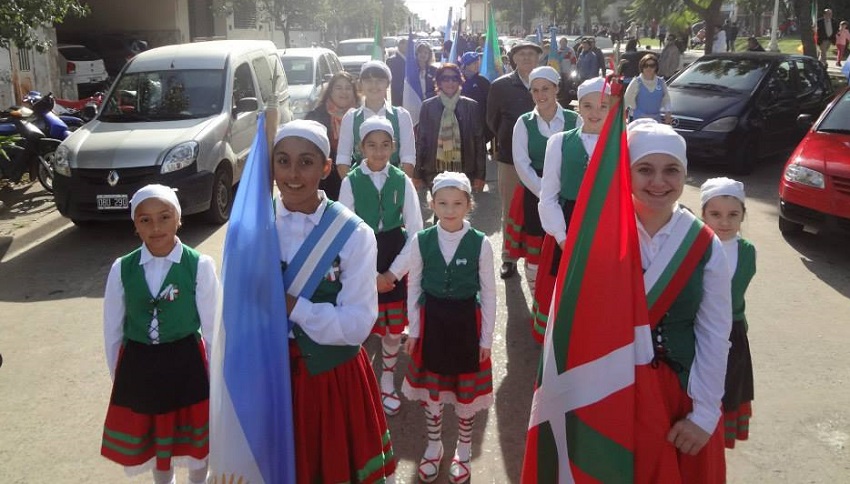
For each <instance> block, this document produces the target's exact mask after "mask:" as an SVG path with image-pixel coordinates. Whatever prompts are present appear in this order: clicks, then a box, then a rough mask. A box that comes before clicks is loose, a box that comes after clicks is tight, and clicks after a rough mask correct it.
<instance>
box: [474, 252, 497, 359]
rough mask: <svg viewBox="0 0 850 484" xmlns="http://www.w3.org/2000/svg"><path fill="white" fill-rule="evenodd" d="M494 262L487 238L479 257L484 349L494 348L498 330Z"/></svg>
mask: <svg viewBox="0 0 850 484" xmlns="http://www.w3.org/2000/svg"><path fill="white" fill-rule="evenodd" d="M495 267H496V266H495V264H494V262H493V246H492V245H491V244H490V239H488V238H487V237H486V236H485V237H484V240H483V241H482V242H481V254H480V255H479V256H478V279H479V282H480V284H481V342H480V343H479V344H480V345H481V346H482V347H483V348H492V347H493V332H494V331H495V329H496V268H495Z"/></svg>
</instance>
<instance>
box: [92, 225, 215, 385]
mask: <svg viewBox="0 0 850 484" xmlns="http://www.w3.org/2000/svg"><path fill="white" fill-rule="evenodd" d="M182 258H183V245H182V244H181V243H180V239H177V244H175V245H174V248H173V249H172V250H171V252H170V253H169V254H168V255H166V256H165V257H156V256H154V255H152V254H151V253H150V251H149V250H148V248H147V246H146V245H144V244H142V253H141V259H140V260H139V265H141V266H142V268H143V270H144V271H145V282H147V284H148V289H149V290H150V292H151V294H157V293H158V292H159V289H160V288H161V287H162V283H163V281H165V276H167V275H168V271H169V270H171V264H179V263H180V260H181V259H182ZM220 302H221V285H220V284H219V281H218V276H217V275H216V272H215V261H213V259H212V257H210V256H208V255H204V254H201V257H200V259H199V260H198V274H197V279H196V281H195V307H196V308H197V309H198V315H199V316H200V318H201V336H202V337H203V339H204V346H205V347H206V352H207V361H209V359H210V351H212V338H213V328H214V327H215V321H216V319H217V318H218V316H219V314H220V312H219V311H220V310H221V304H220ZM126 309H127V306H126V304H125V302H124V283H123V281H122V280H121V258H118V259H115V262H113V263H112V267H111V268H110V269H109V276H107V278H106V291H105V294H104V296H103V339H104V347H105V349H106V365H107V366H108V367H109V374H110V376H112V378H113V379H115V368H116V366H117V364H118V353H119V352H120V350H121V344H122V343H123V340H124V317H125V315H126Z"/></svg>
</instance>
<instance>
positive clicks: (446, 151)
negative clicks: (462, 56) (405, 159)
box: [413, 63, 486, 192]
mask: <svg viewBox="0 0 850 484" xmlns="http://www.w3.org/2000/svg"><path fill="white" fill-rule="evenodd" d="M435 77H436V93H437V96H436V97H432V98H429V99H426V100H425V102H424V103H422V110H421V111H420V114H419V134H418V135H417V137H416V170H415V172H414V180H413V181H414V184H416V186H417V187H423V186H429V187H430V186H431V182H432V181H433V180H434V177H435V176H437V174H439V173H442V172H444V171H456V172H462V173H465V174H466V176H467V177H468V178H469V179H470V180H472V188H473V190H474V191H479V192H480V191H481V190H483V189H484V180H485V168H486V165H485V162H486V160H485V152H486V148H485V146H484V131H483V126H482V124H481V122H480V121H481V115H480V113H479V109H482V108H481V106H479V105H478V103H477V102H475V101H474V100H472V99H470V98H468V97H464V96H461V93H460V86H461V84H463V76H462V75H461V72H460V67H458V66H457V65H456V64H451V63H446V64H443V65H442V67H440V68H439V69H437V72H436V76H435Z"/></svg>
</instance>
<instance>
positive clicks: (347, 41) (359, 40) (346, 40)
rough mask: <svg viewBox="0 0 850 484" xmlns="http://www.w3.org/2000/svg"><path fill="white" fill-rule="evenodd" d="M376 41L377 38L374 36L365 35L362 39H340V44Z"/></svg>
mask: <svg viewBox="0 0 850 484" xmlns="http://www.w3.org/2000/svg"><path fill="white" fill-rule="evenodd" d="M374 41H375V39H373V38H365V37H364V38H362V39H345V40H340V41H339V43H340V44H360V43H362V42H374Z"/></svg>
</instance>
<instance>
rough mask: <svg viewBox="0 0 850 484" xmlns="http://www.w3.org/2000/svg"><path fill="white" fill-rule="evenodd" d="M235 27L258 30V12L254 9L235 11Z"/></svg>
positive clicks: (238, 9)
mask: <svg viewBox="0 0 850 484" xmlns="http://www.w3.org/2000/svg"><path fill="white" fill-rule="evenodd" d="M233 27H234V28H237V29H256V28H257V10H256V9H253V8H237V9H235V10H234V11H233Z"/></svg>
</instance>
